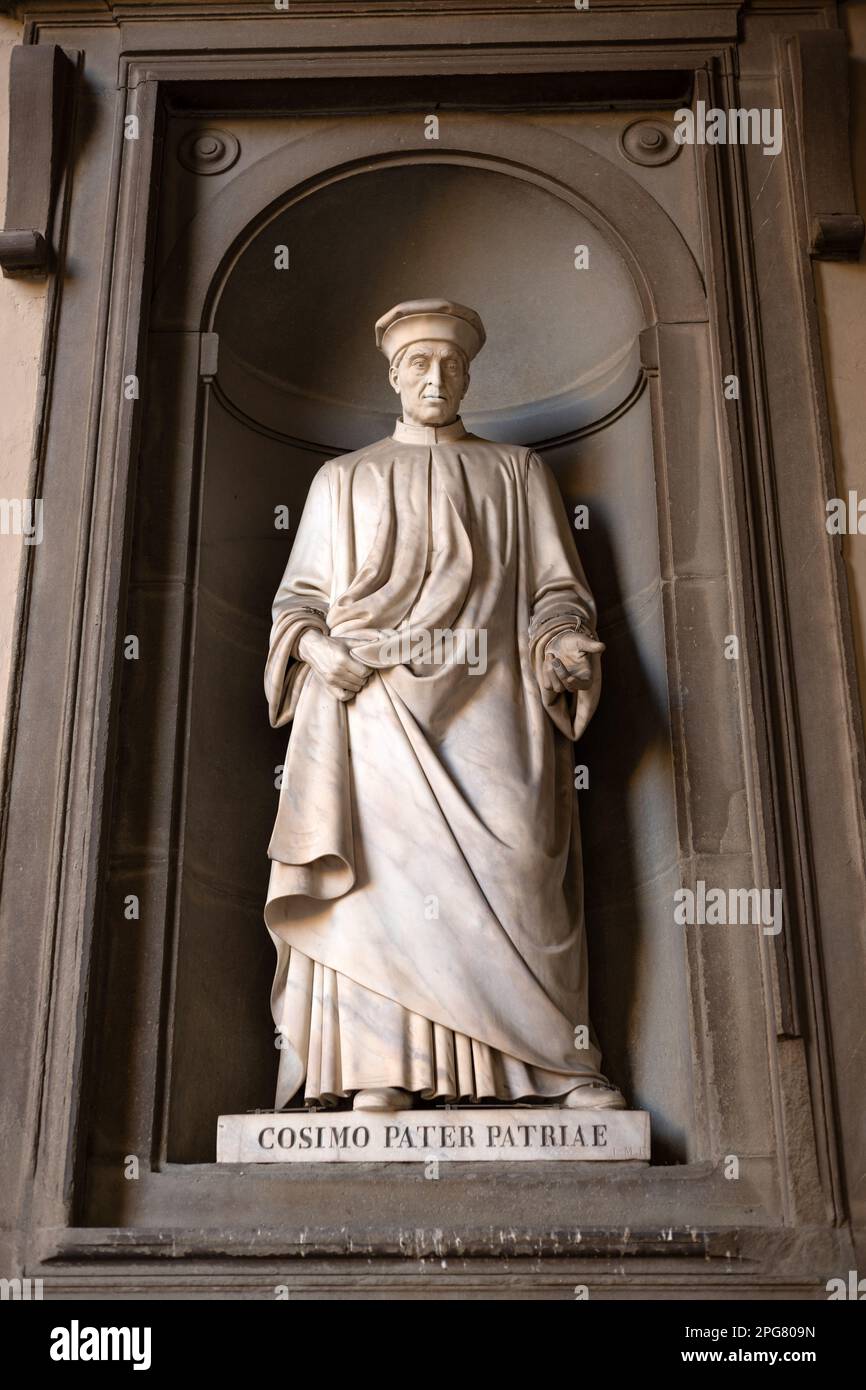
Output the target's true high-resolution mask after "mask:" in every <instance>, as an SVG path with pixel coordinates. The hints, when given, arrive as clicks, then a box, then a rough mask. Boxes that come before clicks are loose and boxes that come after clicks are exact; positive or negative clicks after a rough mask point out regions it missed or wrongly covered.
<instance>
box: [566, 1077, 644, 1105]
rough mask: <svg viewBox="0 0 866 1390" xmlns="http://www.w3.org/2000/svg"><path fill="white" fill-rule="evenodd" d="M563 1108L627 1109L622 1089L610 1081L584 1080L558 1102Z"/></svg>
mask: <svg viewBox="0 0 866 1390" xmlns="http://www.w3.org/2000/svg"><path fill="white" fill-rule="evenodd" d="M559 1104H560V1105H561V1107H562V1108H563V1109H564V1110H627V1109H628V1104H627V1102H626V1098H625V1096H624V1095H623V1093H622V1091H618V1090H617V1088H616V1086H612V1085H611V1084H610V1082H609V1081H608V1082H606V1083H603V1082H601V1081H584V1082H583V1083H582V1084H581V1085H580V1086H575V1088H574V1090H573V1091H569V1093H568V1095H567V1096H563V1098H562V1100H561V1101H560V1102H559Z"/></svg>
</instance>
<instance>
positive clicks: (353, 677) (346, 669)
mask: <svg viewBox="0 0 866 1390" xmlns="http://www.w3.org/2000/svg"><path fill="white" fill-rule="evenodd" d="M335 677H336V680H337V681H338V682H339V684H340V685H342V686H343V687H344V688H345V689H346V690H360V689H361V686H362V685H363V684H364V681H365V680H366V679H367V667H366V666H362V667H361V669H360V670H358V669H356V667H355V666H343V665H342V664H341V665H340V666H338V667H337V670H336V672H335Z"/></svg>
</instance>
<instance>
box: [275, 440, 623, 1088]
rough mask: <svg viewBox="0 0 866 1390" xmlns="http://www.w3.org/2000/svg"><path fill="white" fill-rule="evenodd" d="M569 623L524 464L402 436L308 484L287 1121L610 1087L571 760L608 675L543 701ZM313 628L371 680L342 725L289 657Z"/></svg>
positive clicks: (565, 594)
mask: <svg viewBox="0 0 866 1390" xmlns="http://www.w3.org/2000/svg"><path fill="white" fill-rule="evenodd" d="M577 617H580V618H583V619H585V620H586V621H588V622H589V624H590V625H591V626H593V627H594V626H595V617H596V614H595V606H594V603H593V599H592V595H591V593H590V591H589V589H588V587H587V583H586V580H585V578H584V574H583V570H582V568H581V565H580V561H579V559H578V556H577V552H576V549H575V544H574V539H573V536H572V533H571V528H570V526H569V522H568V518H567V516H566V513H565V508H564V506H563V502H562V499H561V497H560V494H559V491H558V489H557V486H556V483H555V481H554V479H553V477H552V475H551V474H550V472H549V470H548V468H547V466H546V465H545V464H544V463H543V462H542V461H541V459H540V458H539V457H538V456H537V455H536V454H534V453H533V452H532V451H531V450H529V449H527V448H525V447H521V446H513V447H512V446H508V445H502V444H495V443H490V442H488V441H486V440H483V439H479V438H477V437H475V436H473V435H470V434H468V433H466V431H465V429H464V427H463V424H462V422H461V421H460V420H457V421H456V422H455V423H454V424H452V425H449V426H444V427H439V428H432V427H423V426H416V425H410V424H404V423H403V422H402V421H399V422H398V423H397V426H396V429H395V433H394V435H393V436H392V437H390V438H387V439H383V440H381V441H379V442H378V443H376V444H373V445H370V446H368V447H366V448H363V449H360V450H358V451H357V452H356V453H353V454H348V455H345V456H344V457H341V458H336V459H333V460H331V461H330V462H329V463H326V464H325V465H324V466H323V467H322V468H321V469H320V470H319V472H318V473H317V475H316V476H315V478H314V480H313V482H312V484H311V487H310V491H309V494H308V497H307V502H306V505H305V508H304V512H303V515H302V517H301V520H300V523H299V525H298V529H297V533H296V538H295V542H294V545H293V547H292V551H291V555H290V558H289V562H288V565H287V567H286V571H285V574H284V576H283V580H282V583H281V584H280V588H279V590H278V592H277V595H276V599H275V602H274V608H273V628H272V632H271V641H270V653H269V657H268V662H267V667H266V673H265V690H266V694H267V697H268V702H269V712H270V719H271V723H272V725H273V726H274V727H280V726H283V725H286V724H288V723H290V722H291V723H292V726H293V727H292V733H291V738H290V740H289V747H288V753H287V758H286V763H285V768H284V773H283V779H282V788H281V791H280V799H279V808H278V812H277V817H276V823H275V826H274V831H273V836H272V839H271V843H270V847H269V851H268V853H269V856H270V859H271V876H270V884H269V889H268V897H267V904H266V908H265V921H266V924H267V927H268V929H269V931H270V933H271V936H272V938H273V940H274V943H275V945H276V948H277V969H276V975H275V979H274V988H273V994H272V1001H271V1002H272V1010H273V1016H274V1024H275V1027H276V1029H277V1032H278V1034H279V1036H278V1039H277V1042H278V1045H279V1047H280V1069H279V1079H278V1093H277V1102H276V1103H277V1105H278V1106H283V1105H287V1104H288V1103H289V1102H290V1101H291V1100H292V1098H293V1097H294V1096H295V1095H296V1093H297V1092H298V1090H299V1088H300V1087H301V1086H302V1084H304V1083H305V1089H304V1096H305V1098H306V1100H307V1101H308V1102H309V1101H316V1102H319V1103H324V1104H331V1103H336V1102H338V1101H339V1100H340V1099H341V1098H343V1097H347V1096H349V1095H351V1093H352V1092H353V1091H354V1090H358V1089H364V1088H367V1087H373V1086H402V1087H404V1088H405V1089H407V1090H409V1091H411V1092H414V1093H417V1094H420V1095H421V1096H422V1097H424V1098H427V1099H443V1100H445V1099H449V1100H450V1099H464V1100H466V1099H468V1100H476V1099H483V1098H497V1099H506V1100H517V1099H520V1098H530V1097H554V1096H561V1095H563V1094H565V1093H566V1092H567V1091H568V1090H570V1089H571V1088H572V1087H573V1086H574V1085H576V1084H577V1083H578V1081H579V1080H584V1079H596V1078H598V1077H599V1076H600V1075H601V1073H600V1070H599V1068H600V1061H601V1059H600V1055H599V1052H598V1048H597V1046H596V1042H595V1037H594V1034H593V1033H592V1030H591V1025H590V1021H589V1017H588V1004H587V960H586V941H585V932H584V923H583V901H582V899H583V894H582V878H581V861H580V844H579V831H578V825H577V812H576V805H575V797H574V791H573V750H572V743H573V741H574V740H575V739H576V738H578V737H579V735H580V733H581V732H582V730H583V728H584V727H585V725H586V723H587V722H588V720H589V718H590V717H591V715H592V713H593V710H594V709H595V705H596V704H597V701H598V695H599V685H600V669H599V665H600V664H599V659H598V657H597V656H593V657H592V666H593V679H592V683H591V684H590V686H589V687H588V688H586V689H585V690H581V691H580V692H579V693H578V694H577V695H576V696H574V695H568V694H558V695H554V694H553V693H551V692H545V691H543V690H542V688H541V684H540V675H541V669H542V663H543V660H544V651H545V648H546V645H547V643H548V642H549V641H550V639H551V638H552V637H553V636H554V635H556V634H557V633H558V632H561V631H563V630H565V629H568V628H573V627H574V620H575V618H577ZM311 626H312V627H317V628H318V629H319V630H320V631H322V632H324V633H328V634H330V636H331V637H333V638H336V639H337V640H339V641H341V642H343V643H345V645H346V647H347V648H348V650H349V651H350V652H351V653H352V655H353V656H354V657H355V658H356V659H357V660H358V661H360V662H362V663H364V664H365V665H367V666H368V667H370V669H371V674H370V677H369V679H368V680H367V683H366V684H365V685H364V687H363V688H362V690H361V691H360V692H359V693H358V694H357V695H356V696H355V697H354V698H352V699H351V700H350V701H348V702H342V701H340V700H338V699H337V698H336V697H335V695H334V694H333V693H332V692H331V691H330V690H329V689H328V688H327V687H326V685H325V684H324V683H323V682H322V681H321V679H320V678H319V677H318V675H317V674H316V673H315V672H314V671H313V669H312V668H311V667H310V666H309V665H308V664H307V663H305V662H304V661H303V660H301V659H300V658H299V657H298V654H297V646H298V641H299V639H300V637H301V635H302V633H303V632H304V631H305V630H306V629H307V628H308V627H311ZM437 633H439V634H451V637H450V638H448V637H443V636H440V639H439V643H438V645H437V642H436V634H437ZM461 634H463V636H462V637H461ZM395 637H396V638H398V639H399V640H395ZM431 639H432V642H431ZM425 644H426V645H425ZM580 1025H585V1027H586V1029H587V1033H586V1035H583V1034H578V1035H577V1038H576V1035H575V1029H576V1028H578V1027H579V1026H580ZM579 1043H585V1045H577V1044H579Z"/></svg>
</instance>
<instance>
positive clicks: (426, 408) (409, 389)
mask: <svg viewBox="0 0 866 1390" xmlns="http://www.w3.org/2000/svg"><path fill="white" fill-rule="evenodd" d="M390 379H391V385H392V386H393V388H394V390H395V391H396V392H397V394H398V395H399V397H400V401H401V403H402V406H403V419H404V420H405V421H406V422H407V423H409V424H413V425H450V424H451V423H452V421H453V420H456V419H457V412H458V410H459V409H460V402H461V401H462V399H463V397H464V396H465V395H466V391H467V388H468V386H469V373H468V371H467V370H466V363H465V360H464V358H463V354H462V353H461V352H460V350H459V349H458V348H456V347H453V346H452V344H451V343H442V342H432V341H431V342H425V341H421V342H417V343H410V344H409V346H408V348H407V349H406V351H405V352H404V353H403V356H402V357H401V359H400V362H399V364H398V366H396V367H392V368H391V371H390Z"/></svg>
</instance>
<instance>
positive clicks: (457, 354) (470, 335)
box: [376, 299, 485, 426]
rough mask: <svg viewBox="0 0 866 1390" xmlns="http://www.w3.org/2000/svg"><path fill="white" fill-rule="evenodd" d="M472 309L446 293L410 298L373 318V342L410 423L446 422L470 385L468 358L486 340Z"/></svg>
mask: <svg viewBox="0 0 866 1390" xmlns="http://www.w3.org/2000/svg"><path fill="white" fill-rule="evenodd" d="M484 339H485V333H484V325H483V324H482V322H481V319H480V318H479V317H478V315H477V314H476V312H475V310H474V309H467V308H466V307H465V306H464V305H463V304H453V303H452V302H451V301H450V300H447V299H411V300H407V301H406V302H405V303H404V304H398V305H396V307H395V308H393V309H390V310H389V311H388V313H387V314H383V316H382V317H381V318H380V319H379V321H378V323H377V324H376V346H377V347H378V348H379V350H380V352H383V353H384V354H385V356H386V357H387V358H388V363H389V371H388V377H389V380H390V382H391V385H392V386H393V388H394V390H395V391H396V392H397V394H398V396H399V397H400V403H401V405H402V407H403V419H404V420H405V421H406V422H407V423H408V424H413V425H434V426H435V425H450V424H451V423H452V421H453V420H456V418H457V414H458V411H459V409H460V402H461V401H462V400H463V397H464V396H465V395H466V392H467V390H468V389H469V363H470V362H471V361H472V358H473V357H474V356H475V355H476V353H478V352H480V350H481V348H482V347H483V345H484Z"/></svg>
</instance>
